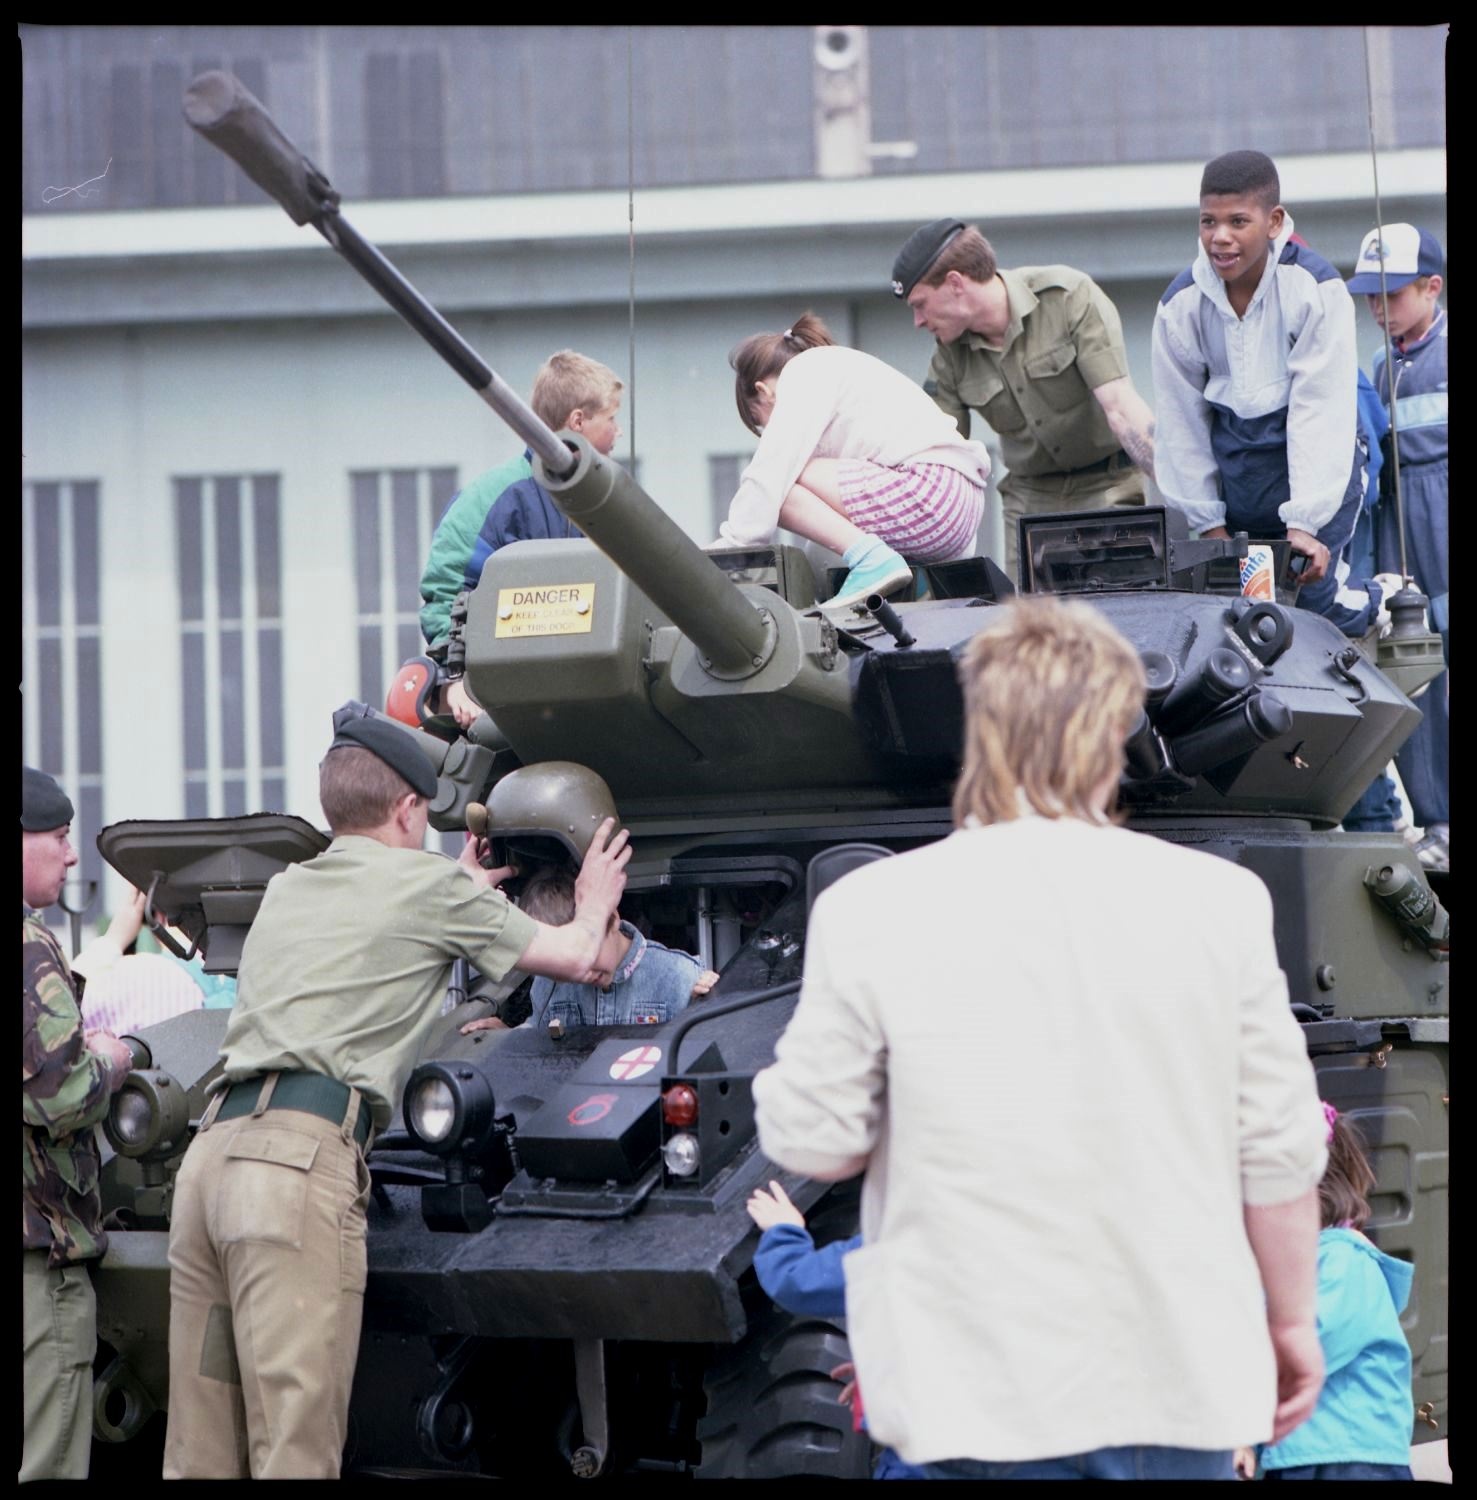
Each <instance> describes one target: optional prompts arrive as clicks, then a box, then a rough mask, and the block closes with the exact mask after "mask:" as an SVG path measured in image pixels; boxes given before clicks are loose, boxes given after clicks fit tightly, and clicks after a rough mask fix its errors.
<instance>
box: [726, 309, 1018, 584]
mask: <svg viewBox="0 0 1477 1500" xmlns="http://www.w3.org/2000/svg"><path fill="white" fill-rule="evenodd" d="M728 362H729V364H730V365H732V366H733V369H734V372H735V377H734V396H735V400H736V402H737V405H738V413H739V418H740V420H741V421H742V422H743V424H744V426H745V427H747V428H748V429H749V431H750V432H752V433H754V434H755V435H756V436H757V437H758V438H759V449H758V451H757V452H756V453H755V455H754V458H753V461H752V462H751V463H750V464H749V466H748V468H746V469H745V470H744V473H743V477H742V480H741V482H740V484H739V488H738V492H737V493H736V494H735V495H734V497H733V500H732V502H731V503H730V505H729V508H728V519H727V520H726V521H725V522H724V523H723V525H722V526H721V527H720V528H719V540H720V544H725V543H726V544H728V545H731V546H754V545H759V544H763V543H767V542H769V541H771V540H772V539H773V535H774V530H775V527H776V525H780V526H784V527H786V528H787V529H788V530H790V531H793V532H795V533H796V534H797V535H799V536H802V537H805V538H806V539H807V540H809V541H813V542H816V543H818V544H819V545H820V546H822V547H828V548H830V549H831V550H832V551H833V552H837V553H840V555H841V558H842V561H843V562H844V563H845V564H846V566H847V568H848V570H849V571H848V572H847V575H846V580H845V582H844V583H843V584H842V585H841V589H840V591H839V592H838V593H837V594H836V595H835V597H834V598H832V599H829V600H827V601H826V605H825V607H826V608H827V609H844V608H846V607H848V606H850V605H852V604H856V603H858V602H860V601H861V600H863V599H865V598H866V597H867V596H868V595H869V594H888V593H891V592H893V591H895V590H896V589H899V588H901V587H902V585H903V584H905V583H907V582H908V581H909V579H910V578H911V576H912V574H911V570H910V569H909V566H908V564H909V563H910V562H918V563H932V562H951V561H953V560H954V559H956V558H960V557H967V556H969V555H970V554H971V553H972V552H973V550H974V540H975V533H976V532H977V531H978V530H979V524H980V518H981V516H982V515H983V513H984V504H985V481H986V479H987V478H988V477H989V473H990V457H989V454H988V453H987V452H986V450H985V447H984V445H983V444H982V443H978V442H973V441H970V440H968V439H965V438H963V437H961V436H960V435H959V430H958V428H957V427H955V425H954V423H953V422H952V421H951V420H950V419H949V418H948V417H947V416H946V415H945V414H944V413H943V411H942V410H940V408H939V407H938V406H936V405H935V404H934V402H933V401H931V400H930V399H929V397H928V396H927V395H926V394H925V393H924V391H923V390H922V388H921V387H920V386H917V385H915V384H914V383H913V382H912V381H911V380H909V379H908V378H907V377H906V376H905V375H902V374H900V373H899V372H898V371H897V370H894V369H893V368H892V367H891V366H890V365H887V364H884V363H883V362H882V361H881V360H880V359H875V358H874V357H873V356H872V355H870V354H863V353H862V352H861V351H860V350H859V349H847V348H843V347H842V346H840V345H838V344H837V343H836V341H835V340H834V339H833V338H832V337H831V333H830V330H829V329H827V327H826V325H825V324H824V323H823V322H822V321H821V320H820V319H819V318H818V317H816V316H815V314H814V313H810V312H807V313H805V314H804V315H803V316H802V317H799V318H797V319H796V320H795V322H794V324H793V325H792V326H791V327H789V328H787V329H785V330H784V332H783V333H756V334H754V335H753V336H752V337H750V338H747V339H745V340H744V341H743V342H742V343H741V344H739V345H738V346H737V348H735V349H734V350H733V352H732V353H731V354H730V355H729V357H728Z"/></svg>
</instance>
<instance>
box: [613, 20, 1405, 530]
mask: <svg viewBox="0 0 1477 1500" xmlns="http://www.w3.org/2000/svg"><path fill="white" fill-rule="evenodd" d="M635 35H636V29H635V27H634V26H628V27H626V222H627V224H628V225H629V245H630V250H629V258H630V264H631V277H630V291H629V293H628V294H627V305H628V306H629V308H630V312H631V351H630V354H629V356H628V366H627V371H626V373H627V374H628V375H629V376H630V381H631V383H630V385H629V387H628V388H627V389H628V390H629V393H630V400H629V401H628V402H627V404H626V422H627V426H626V434H627V436H628V437H629V439H630V453H631V474H632V476H633V477H634V476H635V473H636V126H635V121H636V105H635V98H636V63H635V47H636V41H635ZM1401 545H1402V546H1403V545H1404V539H1403V536H1402V540H1401Z"/></svg>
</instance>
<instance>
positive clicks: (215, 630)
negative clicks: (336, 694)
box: [174, 474, 287, 818]
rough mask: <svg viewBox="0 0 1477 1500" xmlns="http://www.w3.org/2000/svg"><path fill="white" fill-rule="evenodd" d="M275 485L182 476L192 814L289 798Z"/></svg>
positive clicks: (179, 506) (179, 520) (260, 808)
mask: <svg viewBox="0 0 1477 1500" xmlns="http://www.w3.org/2000/svg"><path fill="white" fill-rule="evenodd" d="M278 491H279V483H278V476H277V475H275V474H216V475H209V476H205V477H201V478H195V477H190V478H178V479H176V480H175V481H174V510H175V532H176V535H177V537H178V539H179V543H178V545H179V551H178V557H179V587H180V658H181V668H182V670H181V679H182V687H183V694H184V736H185V743H184V763H185V815H186V816H187V817H191V818H231V817H239V816H240V815H241V814H243V813H249V812H280V811H282V810H283V809H284V807H285V805H286V802H287V775H286V770H285V767H284V764H283V760H284V755H283V747H282V740H283V736H282V557H281V538H280V513H279V494H278Z"/></svg>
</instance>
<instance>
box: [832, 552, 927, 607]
mask: <svg viewBox="0 0 1477 1500" xmlns="http://www.w3.org/2000/svg"><path fill="white" fill-rule="evenodd" d="M912 581H913V570H912V568H910V567H909V566H908V565H907V563H906V562H904V561H903V559H902V556H901V555H900V554H899V553H897V552H894V551H893V550H892V548H891V547H888V548H886V549H885V550H884V551H882V552H880V553H878V554H877V556H876V557H875V558H873V559H871V560H869V561H867V562H864V563H861V564H859V565H858V566H857V567H855V568H853V569H852V570H851V572H849V573H848V574H847V575H846V581H845V582H844V583H843V584H842V585H841V588H840V590H839V592H838V593H837V594H836V595H835V596H834V597H833V598H830V599H827V600H826V602H825V603H824V604H823V605H821V608H822V609H828V610H829V609H846V608H848V607H849V606H850V605H853V604H860V603H861V602H862V601H863V600H864V599H865V598H867V596H868V595H869V594H882V595H883V596H884V597H885V596H886V595H888V594H891V593H893V592H895V591H896V590H897V589H900V588H902V586H903V585H904V584H905V583H911V582H912Z"/></svg>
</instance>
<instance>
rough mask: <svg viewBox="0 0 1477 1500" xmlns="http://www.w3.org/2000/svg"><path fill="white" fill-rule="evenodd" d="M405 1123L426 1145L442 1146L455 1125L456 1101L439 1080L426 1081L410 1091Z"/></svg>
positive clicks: (424, 1079) (426, 1079)
mask: <svg viewBox="0 0 1477 1500" xmlns="http://www.w3.org/2000/svg"><path fill="white" fill-rule="evenodd" d="M405 1120H406V1123H407V1124H408V1125H409V1126H410V1127H411V1129H412V1130H413V1131H414V1132H415V1134H416V1135H417V1136H419V1137H420V1139H421V1140H422V1141H424V1142H425V1143H426V1145H428V1146H429V1145H439V1144H440V1143H441V1142H442V1141H444V1140H445V1139H446V1138H447V1137H448V1136H449V1135H450V1134H451V1130H452V1127H453V1126H454V1125H455V1124H456V1099H455V1097H454V1096H453V1094H452V1092H451V1090H450V1089H449V1088H448V1087H447V1086H446V1084H445V1083H444V1082H443V1081H442V1080H441V1079H439V1078H423V1079H421V1081H420V1083H419V1084H418V1085H417V1086H416V1087H415V1088H414V1089H411V1090H409V1091H408V1092H407V1102H406V1105H405Z"/></svg>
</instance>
